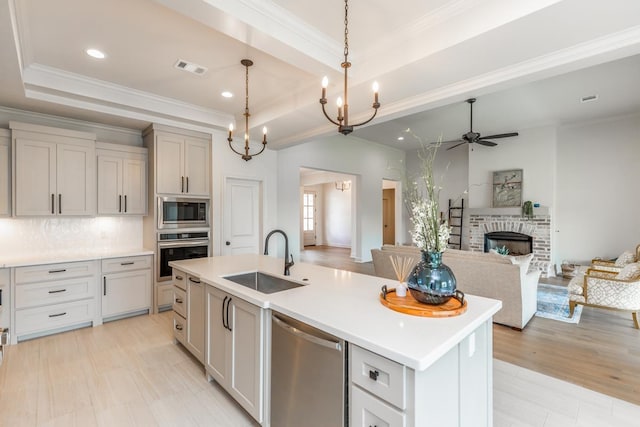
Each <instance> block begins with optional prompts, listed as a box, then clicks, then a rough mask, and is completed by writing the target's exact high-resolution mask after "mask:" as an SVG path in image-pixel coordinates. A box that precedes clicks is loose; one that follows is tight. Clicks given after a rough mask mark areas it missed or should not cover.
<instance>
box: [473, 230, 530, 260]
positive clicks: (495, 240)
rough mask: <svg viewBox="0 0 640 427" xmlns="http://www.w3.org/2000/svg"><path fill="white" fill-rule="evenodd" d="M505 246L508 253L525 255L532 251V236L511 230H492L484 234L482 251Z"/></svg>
mask: <svg viewBox="0 0 640 427" xmlns="http://www.w3.org/2000/svg"><path fill="white" fill-rule="evenodd" d="M503 246H505V247H506V248H507V249H508V250H509V255H527V254H530V253H531V252H533V237H531V236H529V235H527V234H522V233H515V232H513V231H493V232H491V233H485V235H484V251H485V252H489V251H490V250H491V249H497V248H501V247H503Z"/></svg>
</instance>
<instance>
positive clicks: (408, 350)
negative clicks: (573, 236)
mask: <svg viewBox="0 0 640 427" xmlns="http://www.w3.org/2000/svg"><path fill="white" fill-rule="evenodd" d="M170 265H171V266H172V267H174V271H176V269H179V271H182V272H184V273H186V274H187V275H189V276H190V277H192V278H194V279H193V280H194V282H198V283H202V284H203V285H204V286H206V288H207V289H208V290H209V289H210V290H211V294H210V295H214V294H215V293H216V292H221V293H222V294H220V297H219V299H220V300H221V298H222V295H224V296H225V302H226V300H227V298H234V299H239V300H242V302H243V303H248V304H249V305H251V306H253V307H256V308H257V309H258V311H259V312H261V313H260V314H257V315H256V316H257V318H258V319H259V320H261V321H262V323H264V324H265V325H264V327H260V328H259V332H260V335H264V336H262V337H261V339H260V340H256V341H255V343H256V345H255V346H253V347H252V348H254V349H255V351H257V352H261V353H264V354H260V355H259V357H257V358H256V363H257V365H256V367H257V368H258V370H259V372H260V375H261V376H262V380H261V381H258V382H259V385H258V388H259V389H260V390H259V392H261V393H262V395H261V396H260V398H259V401H260V402H259V404H257V406H256V404H255V403H252V404H251V405H250V406H251V409H254V410H255V411H254V412H252V410H251V409H248V410H249V412H250V413H251V414H252V415H253V416H254V418H256V419H257V420H258V421H259V422H261V423H262V424H263V425H269V415H268V413H269V409H268V402H269V398H268V393H269V390H268V389H269V378H268V373H269V366H268V365H269V338H270V337H269V334H270V328H269V327H267V326H266V324H267V323H268V322H265V319H266V317H267V314H266V313H268V312H269V310H272V311H274V312H278V313H282V314H285V315H287V316H290V317H292V318H294V319H297V320H299V321H301V322H304V323H306V324H308V325H311V326H313V327H315V328H318V329H320V330H322V331H325V332H326V333H328V334H331V335H334V336H336V337H339V338H341V339H344V340H345V341H347V342H348V343H349V344H348V345H349V348H350V353H351V354H353V355H354V356H356V355H357V356H358V357H357V358H355V357H354V359H357V360H350V361H349V362H350V373H349V383H348V384H349V396H350V398H349V417H350V421H351V423H350V425H369V423H370V422H373V423H377V422H384V421H385V420H384V419H383V418H384V417H387V418H388V419H389V420H391V421H387V422H388V424H387V425H403V426H415V427H418V426H420V427H422V426H438V427H441V426H474V427H476V426H491V425H492V363H493V362H492V328H491V319H492V316H493V315H494V314H495V313H496V312H497V311H498V310H499V309H500V308H501V302H500V301H496V300H491V299H487V298H482V297H476V296H472V295H469V296H467V302H468V309H467V311H466V312H465V313H464V314H462V315H460V316H456V317H450V318H440V319H436V318H423V317H416V316H410V315H406V314H402V313H398V312H395V311H392V310H390V309H388V308H386V307H384V306H383V305H382V304H381V303H380V301H379V293H380V289H381V287H382V286H383V285H387V287H388V288H390V289H391V288H394V287H395V284H396V282H395V281H392V280H388V279H383V278H378V277H374V276H367V275H361V274H357V273H352V272H348V271H342V270H337V269H331V268H326V267H321V266H317V265H311V264H304V263H298V264H296V265H295V266H294V267H293V268H292V269H291V276H289V277H287V279H289V280H292V281H295V282H297V283H299V284H302V285H303V286H300V287H296V288H294V289H289V290H286V291H281V292H277V293H272V294H265V293H262V292H258V291H256V290H253V289H250V288H248V287H245V286H242V285H239V284H237V283H234V282H232V281H230V280H227V279H225V278H224V277H225V276H230V275H236V274H240V273H248V272H254V271H261V272H264V273H268V274H272V275H274V276H278V277H282V278H284V277H285V276H283V275H282V274H283V260H282V259H277V258H273V257H269V256H263V255H235V256H222V257H211V258H200V259H194V260H184V261H175V262H171V263H170ZM459 287H460V288H461V289H463V290H464V284H459ZM208 290H207V292H209V291H208ZM208 295H209V294H208ZM214 296H215V295H214ZM213 298H214V297H213V296H212V297H210V298H208V299H207V301H206V303H204V306H205V311H209V309H210V307H212V306H213V303H212V301H213ZM222 307H223V308H224V302H223V303H222ZM227 310H228V306H227ZM211 314H212V313H208V315H205V316H204V317H205V322H206V328H205V329H211V328H212V323H211V322H212V321H214V320H215V321H217V320H219V319H220V316H219V315H218V313H216V315H215V319H213V318H212V316H211ZM222 316H223V324H224V313H223V314H222ZM227 323H228V320H227ZM224 326H228V325H226V324H225V325H224ZM227 329H231V328H227ZM187 333H188V332H187ZM207 337H208V339H207V340H206V341H207V345H206V346H205V347H206V348H205V349H204V353H205V355H204V357H203V363H204V364H205V368H206V369H207V373H208V374H209V376H211V377H213V378H215V379H216V380H217V381H218V382H220V380H219V378H218V377H217V376H216V375H214V374H215V373H216V372H217V370H216V369H214V368H215V366H213V365H215V364H213V365H211V364H210V363H209V362H211V361H212V359H211V358H210V357H208V356H207V354H206V353H208V352H211V351H210V350H211V349H212V342H211V335H209V334H207ZM369 356H370V357H371V359H368V357H369ZM377 361H379V362H380V363H381V364H382V365H384V364H385V363H389V368H388V372H387V371H385V370H384V369H385V368H384V367H380V368H379V365H380V364H376V363H377ZM358 363H360V365H357V364H358ZM208 365H211V366H208ZM210 368H211V369H210ZM369 368H370V369H369ZM374 368H376V369H374ZM378 368H379V369H378ZM374 372H375V377H376V378H377V377H378V376H380V380H378V379H374V378H371V380H372V381H373V382H372V383H371V384H368V383H367V381H368V380H367V379H366V378H365V379H363V377H366V376H369V377H373V376H374V374H373V373H374ZM380 374H382V375H380ZM227 376H228V375H227ZM223 377H224V375H222V376H221V377H220V378H223ZM223 380H224V378H223ZM398 387H399V388H398ZM231 389H233V387H229V389H228V390H231ZM230 394H231V395H232V396H233V397H234V398H236V400H238V401H239V403H240V404H241V405H243V406H245V405H244V404H243V402H242V401H241V400H242V398H243V396H240V399H239V398H238V396H235V395H234V393H233V392H231V391H230ZM261 402H264V404H262V403H261ZM245 408H247V406H245ZM256 414H257V415H256ZM380 414H383V415H380ZM389 414H390V415H389ZM373 423H371V425H374V424H373ZM378 425H384V424H378Z"/></svg>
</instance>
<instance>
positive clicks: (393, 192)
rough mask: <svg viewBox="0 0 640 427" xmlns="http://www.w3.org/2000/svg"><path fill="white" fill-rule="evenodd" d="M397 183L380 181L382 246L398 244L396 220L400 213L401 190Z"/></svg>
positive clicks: (385, 180)
mask: <svg viewBox="0 0 640 427" xmlns="http://www.w3.org/2000/svg"><path fill="white" fill-rule="evenodd" d="M399 187H400V185H399V183H398V182H397V181H391V180H387V179H384V180H382V244H383V245H395V244H397V242H398V239H397V238H396V236H398V219H400V218H399V215H397V214H396V212H401V210H400V209H401V208H400V205H399V204H400V201H401V198H400V197H399V196H400V193H401V189H400V188H399Z"/></svg>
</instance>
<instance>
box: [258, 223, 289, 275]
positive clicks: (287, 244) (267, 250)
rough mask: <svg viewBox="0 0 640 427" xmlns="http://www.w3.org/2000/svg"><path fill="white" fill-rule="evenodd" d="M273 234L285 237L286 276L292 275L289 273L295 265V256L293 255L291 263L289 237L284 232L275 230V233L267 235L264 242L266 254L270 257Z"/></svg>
mask: <svg viewBox="0 0 640 427" xmlns="http://www.w3.org/2000/svg"><path fill="white" fill-rule="evenodd" d="M273 233H280V234H282V236H283V237H284V275H285V276H289V275H290V274H291V272H290V271H289V268H290V267H291V266H292V265H293V264H294V263H293V255H291V261H289V239H288V238H287V235H286V233H285V232H284V231H282V230H273V231H270V232H269V234H267V238H266V239H265V240H264V254H265V255H269V237H271V235H272V234H273Z"/></svg>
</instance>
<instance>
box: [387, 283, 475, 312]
mask: <svg viewBox="0 0 640 427" xmlns="http://www.w3.org/2000/svg"><path fill="white" fill-rule="evenodd" d="M380 302H381V303H382V305H384V306H385V307H388V308H390V309H391V310H395V311H398V312H400V313H405V314H411V315H413V316H422V317H453V316H459V315H461V314H462V313H464V312H466V311H467V300H466V299H465V300H464V302H463V303H462V304H460V301H458V300H457V299H455V298H451V299H450V300H449V301H447V302H445V303H444V304H441V305H431V304H424V303H421V302H419V301H418V300H416V299H415V298H414V297H413V296H412V295H411V292H410V291H409V290H407V296H406V297H399V296H397V295H396V290H395V289H391V290H388V291H387V292H386V295H385V293H384V292H380Z"/></svg>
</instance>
